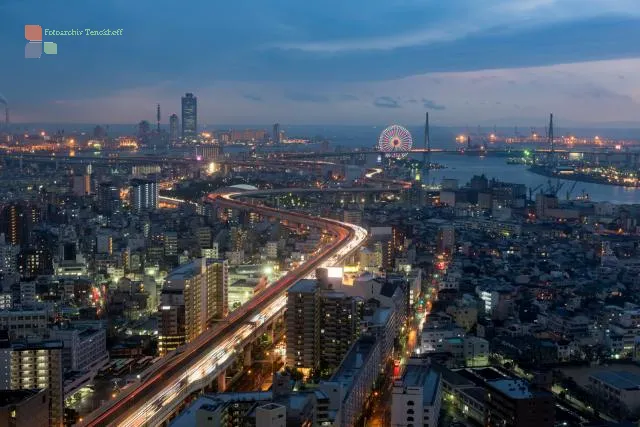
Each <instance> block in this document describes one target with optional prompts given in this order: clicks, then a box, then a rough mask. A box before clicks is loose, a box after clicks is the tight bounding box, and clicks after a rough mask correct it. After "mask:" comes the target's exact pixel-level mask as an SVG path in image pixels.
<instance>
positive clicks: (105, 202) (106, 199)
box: [97, 182, 122, 214]
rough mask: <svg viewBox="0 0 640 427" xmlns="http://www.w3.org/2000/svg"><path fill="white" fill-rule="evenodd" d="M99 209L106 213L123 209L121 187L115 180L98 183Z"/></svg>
mask: <svg viewBox="0 0 640 427" xmlns="http://www.w3.org/2000/svg"><path fill="white" fill-rule="evenodd" d="M97 193H98V195H97V196H98V210H99V211H100V212H101V213H104V214H111V213H114V212H118V211H120V210H121V209H122V201H121V200H120V189H119V188H118V186H117V185H115V184H114V183H113V182H103V183H100V184H99V185H98V191H97Z"/></svg>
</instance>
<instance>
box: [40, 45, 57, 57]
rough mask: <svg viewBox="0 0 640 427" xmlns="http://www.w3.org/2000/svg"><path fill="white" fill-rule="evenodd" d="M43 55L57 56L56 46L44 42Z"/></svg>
mask: <svg viewBox="0 0 640 427" xmlns="http://www.w3.org/2000/svg"><path fill="white" fill-rule="evenodd" d="M43 48H44V53H46V54H47V55H57V54H58V44H57V43H53V42H44V46H43Z"/></svg>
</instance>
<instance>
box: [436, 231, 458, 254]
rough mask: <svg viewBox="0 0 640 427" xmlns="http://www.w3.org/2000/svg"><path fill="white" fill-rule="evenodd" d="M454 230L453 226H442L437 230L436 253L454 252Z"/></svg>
mask: <svg viewBox="0 0 640 427" xmlns="http://www.w3.org/2000/svg"><path fill="white" fill-rule="evenodd" d="M455 244H456V229H455V227H454V226H453V225H443V226H440V227H439V228H438V252H442V253H444V252H447V253H451V252H453V251H454V250H455Z"/></svg>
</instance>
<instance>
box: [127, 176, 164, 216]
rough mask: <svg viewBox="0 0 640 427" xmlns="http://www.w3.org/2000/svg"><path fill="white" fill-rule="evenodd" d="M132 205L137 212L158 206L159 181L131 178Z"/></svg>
mask: <svg viewBox="0 0 640 427" xmlns="http://www.w3.org/2000/svg"><path fill="white" fill-rule="evenodd" d="M130 194H131V196H130V197H131V207H132V208H133V210H134V211H135V212H142V211H148V210H154V209H156V208H157V207H158V183H157V182H155V181H151V180H148V179H132V180H131V192H130Z"/></svg>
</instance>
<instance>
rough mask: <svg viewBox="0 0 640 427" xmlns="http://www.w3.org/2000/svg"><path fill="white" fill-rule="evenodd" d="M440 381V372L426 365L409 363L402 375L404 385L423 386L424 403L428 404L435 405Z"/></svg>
mask: <svg viewBox="0 0 640 427" xmlns="http://www.w3.org/2000/svg"><path fill="white" fill-rule="evenodd" d="M439 382H440V374H438V373H437V372H436V371H434V370H433V369H431V368H430V367H429V366H426V365H411V364H408V365H407V367H406V370H405V372H404V376H403V377H402V384H403V386H405V387H422V398H423V403H424V404H425V405H427V406H431V405H433V400H434V399H435V397H436V394H437V391H438V383H439Z"/></svg>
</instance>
